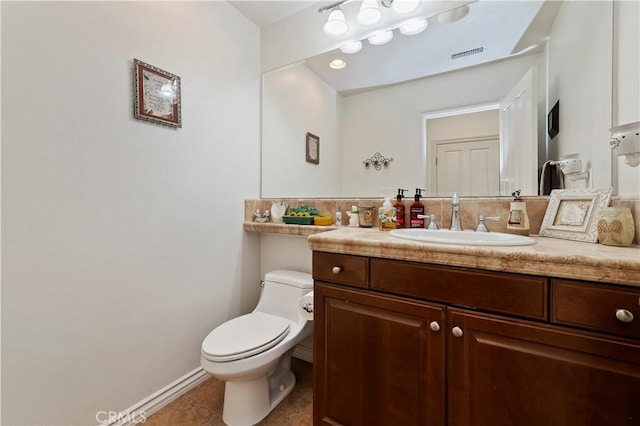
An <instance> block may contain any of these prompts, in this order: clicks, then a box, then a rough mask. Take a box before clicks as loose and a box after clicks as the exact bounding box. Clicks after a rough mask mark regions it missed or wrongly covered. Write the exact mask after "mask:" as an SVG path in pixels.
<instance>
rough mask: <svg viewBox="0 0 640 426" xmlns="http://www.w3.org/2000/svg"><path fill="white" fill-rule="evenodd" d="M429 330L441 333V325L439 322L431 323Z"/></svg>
mask: <svg viewBox="0 0 640 426" xmlns="http://www.w3.org/2000/svg"><path fill="white" fill-rule="evenodd" d="M429 328H430V329H431V330H432V331H440V324H438V321H431V322H430V323H429Z"/></svg>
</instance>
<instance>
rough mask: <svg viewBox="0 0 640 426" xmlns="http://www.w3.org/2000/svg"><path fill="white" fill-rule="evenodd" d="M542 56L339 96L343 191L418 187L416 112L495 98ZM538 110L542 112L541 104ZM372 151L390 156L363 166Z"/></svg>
mask: <svg viewBox="0 0 640 426" xmlns="http://www.w3.org/2000/svg"><path fill="white" fill-rule="evenodd" d="M542 60H543V57H542V54H533V55H526V56H522V57H516V58H512V59H509V60H506V61H501V62H495V63H491V64H485V65H481V66H476V67H473V68H469V69H465V70H462V71H456V72H451V73H446V74H441V75H437V76H434V77H429V78H424V79H420V80H415V81H410V82H407V83H402V84H398V85H394V86H389V87H385V88H381V89H378V90H373V91H369V92H364V93H360V94H357V95H352V96H347V97H344V98H343V101H342V107H341V110H342V114H341V116H342V131H343V133H342V146H343V158H344V160H343V165H342V176H343V179H344V181H343V192H342V193H343V195H344V196H350V195H351V196H352V195H354V194H358V195H360V196H364V195H368V196H380V195H385V194H389V195H392V194H393V191H394V189H395V188H407V189H410V190H411V189H412V188H424V187H425V184H426V176H427V170H426V162H425V158H426V154H425V143H424V138H423V135H422V132H423V130H422V114H423V113H426V112H435V111H439V110H445V109H451V108H456V107H461V106H465V105H478V104H484V103H489V102H496V101H498V100H499V99H500V98H501V97H503V96H504V95H506V94H507V93H508V92H509V90H510V89H511V87H513V85H515V84H516V83H517V82H518V80H520V78H521V77H522V76H523V75H524V74H525V73H526V72H527V70H528V69H529V68H531V67H532V66H536V67H540V66H541V61H542ZM496 76H500V77H499V78H497V77H496ZM540 86H541V88H540V90H544V89H543V86H544V85H543V84H541V85H540ZM539 98H540V99H544V97H543V96H540V97H539ZM539 110H540V114H544V105H542V104H541V105H540V108H539ZM378 151H379V152H380V153H381V154H383V155H384V156H385V157H392V158H393V162H392V163H391V164H390V165H389V167H388V168H386V169H382V170H380V171H376V170H373V169H372V168H368V169H365V168H364V167H363V166H362V160H364V159H365V158H368V157H370V156H371V155H373V154H374V153H375V152H378ZM431 190H432V188H427V191H431Z"/></svg>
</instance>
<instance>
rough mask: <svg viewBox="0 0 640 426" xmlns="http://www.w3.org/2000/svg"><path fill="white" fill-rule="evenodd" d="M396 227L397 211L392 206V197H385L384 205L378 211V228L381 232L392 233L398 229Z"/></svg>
mask: <svg viewBox="0 0 640 426" xmlns="http://www.w3.org/2000/svg"><path fill="white" fill-rule="evenodd" d="M396 227H397V218H396V209H395V207H393V204H391V197H384V203H382V207H380V208H379V209H378V228H379V229H380V230H381V231H390V230H392V229H396Z"/></svg>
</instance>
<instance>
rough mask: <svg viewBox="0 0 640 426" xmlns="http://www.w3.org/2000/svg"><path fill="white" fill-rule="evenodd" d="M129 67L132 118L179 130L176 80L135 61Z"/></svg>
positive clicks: (154, 68) (159, 70) (160, 70)
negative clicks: (131, 91)
mask: <svg viewBox="0 0 640 426" xmlns="http://www.w3.org/2000/svg"><path fill="white" fill-rule="evenodd" d="M133 64H134V73H133V74H134V81H135V85H134V89H135V90H134V91H135V94H134V108H133V116H134V118H137V119H138V120H145V121H149V122H152V123H155V124H161V125H163V126H169V127H182V108H181V101H180V89H181V87H180V77H178V76H177V75H175V74H172V73H170V72H168V71H165V70H162V69H160V68H158V67H155V66H153V65H150V64H147V63H145V62H142V61H141V60H139V59H134V60H133Z"/></svg>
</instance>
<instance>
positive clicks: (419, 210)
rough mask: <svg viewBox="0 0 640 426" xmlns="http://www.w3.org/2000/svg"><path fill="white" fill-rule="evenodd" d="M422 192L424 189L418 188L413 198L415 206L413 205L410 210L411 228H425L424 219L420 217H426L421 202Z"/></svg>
mask: <svg viewBox="0 0 640 426" xmlns="http://www.w3.org/2000/svg"><path fill="white" fill-rule="evenodd" d="M422 191H424V189H420V188H416V194H415V195H414V196H413V200H414V201H413V204H411V207H410V208H409V215H410V223H409V225H410V226H411V228H424V218H423V217H419V216H424V204H422V203H421V202H420V197H422Z"/></svg>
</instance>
